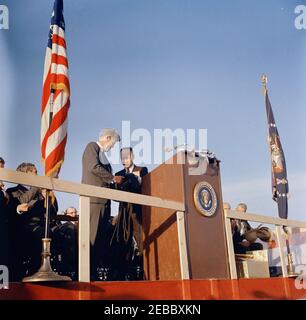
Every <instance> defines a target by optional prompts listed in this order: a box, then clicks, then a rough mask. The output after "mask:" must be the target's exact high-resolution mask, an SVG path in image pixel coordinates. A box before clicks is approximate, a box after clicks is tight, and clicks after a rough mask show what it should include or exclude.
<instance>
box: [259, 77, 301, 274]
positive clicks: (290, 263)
mask: <svg viewBox="0 0 306 320" xmlns="http://www.w3.org/2000/svg"><path fill="white" fill-rule="evenodd" d="M261 83H262V93H263V96H264V97H265V98H266V95H267V91H268V89H267V84H268V77H267V75H265V74H262V75H261ZM282 227H283V231H284V233H285V236H286V249H287V261H288V267H287V269H288V277H296V276H298V274H297V273H295V272H294V265H293V258H292V253H291V250H290V244H289V238H288V237H289V232H288V229H287V227H286V226H282ZM278 245H279V246H281V243H279V244H278Z"/></svg>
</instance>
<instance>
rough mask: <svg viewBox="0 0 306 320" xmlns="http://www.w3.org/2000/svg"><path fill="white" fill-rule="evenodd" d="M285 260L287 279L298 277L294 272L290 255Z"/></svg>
mask: <svg viewBox="0 0 306 320" xmlns="http://www.w3.org/2000/svg"><path fill="white" fill-rule="evenodd" d="M287 259H288V277H289V278H294V277H297V276H299V274H298V273H296V272H294V265H293V259H292V253H288V254H287Z"/></svg>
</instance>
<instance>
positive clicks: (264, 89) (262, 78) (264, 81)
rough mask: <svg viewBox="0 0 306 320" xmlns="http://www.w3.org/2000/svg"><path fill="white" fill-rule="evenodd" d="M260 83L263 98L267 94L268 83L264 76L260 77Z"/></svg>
mask: <svg viewBox="0 0 306 320" xmlns="http://www.w3.org/2000/svg"><path fill="white" fill-rule="evenodd" d="M261 83H262V93H263V95H264V96H266V94H267V83H268V77H267V75H265V74H262V75H261Z"/></svg>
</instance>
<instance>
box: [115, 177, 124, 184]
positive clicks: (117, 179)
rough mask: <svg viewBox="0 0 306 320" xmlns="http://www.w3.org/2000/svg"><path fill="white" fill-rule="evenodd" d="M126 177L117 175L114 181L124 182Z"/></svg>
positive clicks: (117, 182)
mask: <svg viewBox="0 0 306 320" xmlns="http://www.w3.org/2000/svg"><path fill="white" fill-rule="evenodd" d="M124 179H125V177H123V176H115V177H114V179H113V181H114V182H115V183H116V184H122V183H123V181H124Z"/></svg>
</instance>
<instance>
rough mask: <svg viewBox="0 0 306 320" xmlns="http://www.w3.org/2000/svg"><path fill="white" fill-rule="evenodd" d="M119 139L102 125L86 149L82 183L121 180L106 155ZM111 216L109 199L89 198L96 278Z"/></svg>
mask: <svg viewBox="0 0 306 320" xmlns="http://www.w3.org/2000/svg"><path fill="white" fill-rule="evenodd" d="M119 141H120V136H119V134H118V133H117V132H116V130H114V129H103V130H102V132H101V134H100V136H99V140H98V141H97V142H90V143H89V144H88V145H87V146H86V148H85V151H84V153H83V159H82V183H85V184H90V185H93V186H98V187H106V188H107V187H111V185H112V184H114V183H116V184H121V183H122V182H123V178H122V177H115V176H114V175H113V174H112V167H111V165H110V163H109V162H108V159H107V157H106V155H105V153H106V152H108V151H109V150H110V149H111V148H113V146H114V145H115V144H116V143H117V142H119ZM109 218H110V200H108V199H100V198H94V197H92V198H90V243H91V255H90V257H91V263H90V265H91V276H92V279H95V277H96V272H97V267H99V266H101V265H102V264H103V260H102V258H103V253H104V251H105V250H106V246H105V242H106V239H105V234H104V232H103V230H105V227H106V226H107V223H108V220H109Z"/></svg>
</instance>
